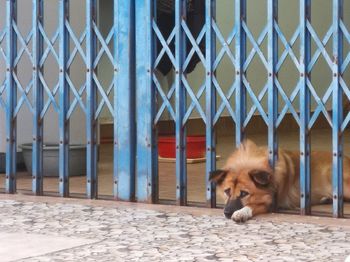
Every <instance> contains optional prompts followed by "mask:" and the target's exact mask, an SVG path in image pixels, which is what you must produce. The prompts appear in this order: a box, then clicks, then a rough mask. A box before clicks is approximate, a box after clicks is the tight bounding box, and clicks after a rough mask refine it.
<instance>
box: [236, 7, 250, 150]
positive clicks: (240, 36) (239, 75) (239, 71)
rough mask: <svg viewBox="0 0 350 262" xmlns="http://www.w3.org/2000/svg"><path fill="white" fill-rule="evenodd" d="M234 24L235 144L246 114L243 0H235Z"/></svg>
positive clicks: (242, 133)
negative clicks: (235, 34)
mask: <svg viewBox="0 0 350 262" xmlns="http://www.w3.org/2000/svg"><path fill="white" fill-rule="evenodd" d="M235 1H236V2H235V26H236V27H237V36H236V43H235V44H236V46H235V49H236V80H235V86H236V98H235V99H236V120H237V121H236V146H238V145H239V144H240V143H241V142H242V141H243V139H244V126H243V123H244V119H245V116H246V110H247V104H246V89H245V87H244V85H243V75H245V72H244V69H243V64H244V61H245V59H246V49H247V47H246V34H245V33H244V30H243V28H242V22H245V21H246V18H247V17H246V14H247V6H246V1H245V0H235Z"/></svg>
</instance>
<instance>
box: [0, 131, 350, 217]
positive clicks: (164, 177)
mask: <svg viewBox="0 0 350 262" xmlns="http://www.w3.org/2000/svg"><path fill="white" fill-rule="evenodd" d="M349 134H350V132H347V133H346V136H345V141H344V143H345V144H344V150H345V154H347V155H350V139H347V138H348V137H350V136H349ZM248 137H249V138H250V139H252V140H253V141H255V142H256V143H257V144H264V143H265V141H266V134H252V135H249V136H248ZM278 138H279V145H280V147H282V148H287V149H289V150H298V149H299V144H298V143H299V142H298V141H299V134H298V133H297V132H292V133H288V132H283V133H281V134H279V135H278ZM233 150H234V137H233V136H220V137H219V138H218V140H217V155H218V160H217V167H221V166H223V165H224V163H225V161H226V158H227V157H228V156H229V155H230V153H231V152H232V151H233ZM312 150H324V151H330V150H331V131H330V130H327V129H318V130H315V131H313V132H312ZM112 174H113V145H112V144H102V145H101V147H100V158H99V165H98V194H99V196H100V198H111V197H112V194H113V177H112V176H113V175H112ZM187 176H188V191H187V194H188V201H189V203H190V204H191V205H203V204H204V203H205V162H199V163H191V164H190V163H188V164H187ZM31 182H32V179H31V176H30V175H29V174H28V173H26V172H18V180H17V190H18V191H19V192H23V193H31V192H30V190H31ZM69 184H70V193H71V194H72V196H75V195H76V196H78V197H79V196H80V197H84V194H85V192H86V188H85V187H86V178H85V177H84V176H75V177H71V178H70V181H69ZM0 185H1V187H0V188H4V185H5V177H4V175H0ZM175 185H176V177H175V163H169V162H162V161H160V162H159V197H160V199H161V200H166V201H169V200H170V201H174V200H175ZM44 192H45V193H44V194H47V195H50V194H57V192H58V179H57V178H56V177H45V178H44ZM217 203H218V204H219V205H220V204H222V203H223V202H222V199H221V198H220V196H217ZM331 210H332V205H320V206H316V207H313V208H312V211H313V212H314V213H317V214H318V213H319V212H321V213H323V212H326V213H328V212H329V213H331ZM344 210H345V214H347V215H349V216H350V203H349V204H347V203H346V204H345V206H344Z"/></svg>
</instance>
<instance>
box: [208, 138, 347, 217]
mask: <svg viewBox="0 0 350 262" xmlns="http://www.w3.org/2000/svg"><path fill="white" fill-rule="evenodd" d="M299 161H300V154H299V152H292V151H287V150H282V149H280V150H279V151H278V160H277V162H276V164H275V169H274V170H273V169H272V168H271V167H270V165H269V161H268V150H267V148H266V147H259V146H257V145H256V144H254V143H253V142H252V141H250V140H247V141H245V142H243V143H242V145H241V146H240V147H239V148H238V149H237V150H236V151H235V152H234V153H233V154H232V155H231V156H230V157H229V158H228V160H227V163H226V165H225V166H224V168H223V169H220V170H216V171H213V172H211V175H210V180H211V181H213V182H216V184H217V185H218V189H219V190H221V191H222V193H223V196H224V198H225V200H226V204H225V209H224V213H225V216H226V217H228V218H232V219H233V220H234V221H236V222H244V221H246V220H248V219H249V218H251V217H253V216H255V215H257V214H262V213H268V212H270V211H272V210H274V209H275V208H283V209H292V208H296V207H298V206H299V204H300V182H299V171H300V165H299ZM343 181H344V199H350V158H348V157H345V156H344V162H343ZM311 189H312V190H311V205H315V204H321V203H325V202H329V201H331V200H332V155H331V153H329V152H318V151H315V152H313V153H312V154H311Z"/></svg>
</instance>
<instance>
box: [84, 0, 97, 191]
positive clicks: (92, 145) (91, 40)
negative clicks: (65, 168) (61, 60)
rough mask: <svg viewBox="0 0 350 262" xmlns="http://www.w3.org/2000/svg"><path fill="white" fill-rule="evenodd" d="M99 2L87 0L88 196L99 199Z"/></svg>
mask: <svg viewBox="0 0 350 262" xmlns="http://www.w3.org/2000/svg"><path fill="white" fill-rule="evenodd" d="M96 13H97V2H96V0H86V102H87V107H86V108H87V114H86V144H87V145H86V196H87V197H88V198H97V182H98V181H97V121H96V120H95V111H96V97H97V94H96V85H95V83H94V79H93V70H94V66H93V63H94V59H95V56H96V35H95V34H94V31H93V23H96Z"/></svg>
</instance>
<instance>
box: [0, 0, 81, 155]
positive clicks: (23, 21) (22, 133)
mask: <svg viewBox="0 0 350 262" xmlns="http://www.w3.org/2000/svg"><path fill="white" fill-rule="evenodd" d="M17 2H18V15H17V16H18V25H19V28H20V31H21V34H22V35H23V36H26V35H27V34H28V32H29V30H30V28H31V23H32V13H31V10H32V7H31V4H32V1H28V0H18V1H17ZM84 3H85V1H84V0H74V1H71V24H72V27H73V28H74V30H75V32H76V34H77V35H80V34H81V32H82V30H83V27H84V26H85V25H84V24H85V4H84ZM5 4H6V1H3V0H1V1H0V12H1V13H0V28H1V30H3V28H4V22H5ZM44 4H45V6H44V10H45V13H44V24H45V25H44V27H45V31H46V33H47V35H48V36H49V38H51V36H52V35H53V34H54V32H55V30H56V28H57V25H58V0H50V1H44ZM31 45H32V42H31V41H30V43H29V45H28V48H29V50H31V49H32V48H31ZM1 47H2V48H6V46H5V43H3V44H2V45H1ZM72 47H73V46H72ZM72 47H71V48H72ZM18 48H20V44H18ZM45 48H46V44H44V49H45ZM54 48H55V50H56V52H58V41H56V43H55V45H54ZM84 48H85V46H84V45H83V49H84ZM31 68H32V66H31V62H30V60H29V58H28V56H27V55H26V54H24V55H23V57H22V58H21V61H20V63H19V65H18V68H17V70H18V76H19V79H20V82H21V83H22V84H23V85H24V86H26V85H27V84H28V83H29V81H30V79H31V74H32V71H31ZM4 70H5V68H4V63H3V62H2V58H0V76H1V77H3V76H4V74H5V73H4V72H5V71H4ZM84 71H85V70H84V66H83V63H82V60H81V59H80V58H76V59H75V61H74V62H73V65H72V67H71V73H70V76H71V79H72V81H73V83H74V84H75V85H76V86H77V89H79V88H80V85H81V84H82V83H83V82H84V81H85V72H84ZM1 77H0V82H1ZM44 78H45V80H46V82H47V85H48V87H49V88H50V90H53V88H54V86H55V85H56V83H57V81H58V64H57V62H56V60H55V59H54V58H53V56H52V55H49V57H48V59H47V60H46V62H45V66H44ZM17 95H18V97H20V96H21V93H20V92H19V91H18V92H17ZM71 96H73V95H72V94H71ZM28 98H29V100H30V101H32V91H31V92H30V93H29V94H28ZM18 99H19V98H18ZM47 99H48V98H47V95H46V93H45V101H46V100H47ZM55 99H56V102H57V103H59V94H58V93H57V95H56V97H55ZM84 99H85V98H84ZM84 101H85V100H84ZM0 112H1V113H0V152H4V151H5V135H6V134H5V116H4V112H3V111H2V110H0ZM17 124H18V128H17V133H18V140H17V141H18V144H22V143H27V142H31V141H32V127H33V125H32V114H31V112H30V111H29V110H28V107H27V105H23V106H22V108H21V110H20V112H19V114H18V118H17ZM58 130H59V129H58V114H57V112H56V111H54V109H53V107H52V106H51V107H50V108H49V110H48V111H47V113H46V115H45V119H44V141H45V143H47V142H49V143H50V142H51V143H52V142H56V143H57V142H58V139H59V138H58ZM70 132H71V143H85V117H84V115H83V112H82V110H81V109H80V108H79V107H77V109H76V110H75V112H74V114H73V115H72V118H71V125H70Z"/></svg>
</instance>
